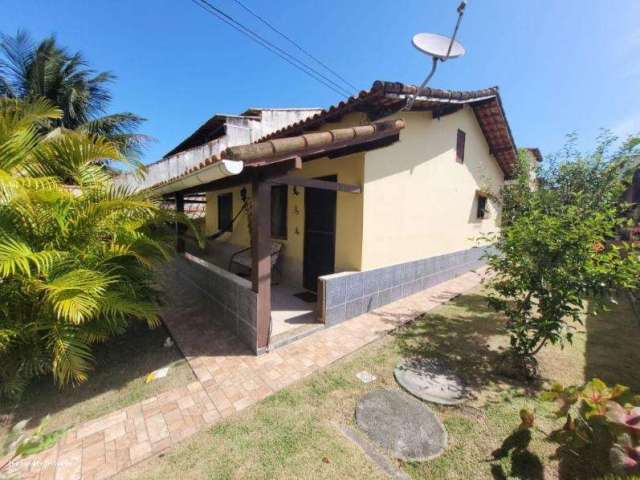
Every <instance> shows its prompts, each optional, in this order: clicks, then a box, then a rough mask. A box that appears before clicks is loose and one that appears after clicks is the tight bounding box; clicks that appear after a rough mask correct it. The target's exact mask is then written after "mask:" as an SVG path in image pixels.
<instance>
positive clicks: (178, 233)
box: [176, 192, 184, 253]
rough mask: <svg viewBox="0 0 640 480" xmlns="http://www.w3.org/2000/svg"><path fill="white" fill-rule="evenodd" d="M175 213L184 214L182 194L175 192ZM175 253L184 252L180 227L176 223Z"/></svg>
mask: <svg viewBox="0 0 640 480" xmlns="http://www.w3.org/2000/svg"><path fill="white" fill-rule="evenodd" d="M176 213H184V194H183V193H182V192H176ZM176 252H178V253H182V252H184V236H183V234H182V225H180V223H179V222H176Z"/></svg>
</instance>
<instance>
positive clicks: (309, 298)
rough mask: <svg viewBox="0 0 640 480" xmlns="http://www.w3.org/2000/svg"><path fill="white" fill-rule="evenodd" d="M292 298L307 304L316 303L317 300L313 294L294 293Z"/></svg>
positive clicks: (316, 296)
mask: <svg viewBox="0 0 640 480" xmlns="http://www.w3.org/2000/svg"><path fill="white" fill-rule="evenodd" d="M293 296H294V297H296V298H299V299H300V300H302V301H303V302H307V303H316V301H317V300H318V295H316V294H315V293H313V292H300V293H294V295H293Z"/></svg>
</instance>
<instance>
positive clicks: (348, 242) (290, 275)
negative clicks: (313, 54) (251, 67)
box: [206, 127, 364, 285]
mask: <svg viewBox="0 0 640 480" xmlns="http://www.w3.org/2000/svg"><path fill="white" fill-rule="evenodd" d="M334 128H337V127H334ZM363 162H364V154H362V153H360V154H354V155H349V156H346V157H342V158H340V159H329V158H320V159H317V160H312V161H310V162H304V163H303V168H302V170H301V171H298V172H295V173H292V175H296V176H302V177H307V178H315V177H324V176H328V175H337V177H338V182H340V183H349V184H356V185H362V183H363V174H364V167H363ZM245 187H246V188H247V192H248V195H249V196H250V195H251V186H250V185H246V186H245ZM241 188H242V187H236V188H233V189H227V190H220V191H216V192H209V193H208V194H207V209H206V232H207V235H211V234H213V233H215V232H217V230H218V200H217V198H218V195H219V194H223V193H226V192H232V193H233V214H234V216H235V214H236V213H237V212H238V211H239V209H240V208H241V206H242V201H241V198H240V189H241ZM288 191H289V195H288V201H287V239H286V240H281V239H275V241H277V242H281V243H282V244H283V245H284V248H283V252H282V254H283V261H282V264H281V265H282V270H283V275H284V280H285V282H286V283H290V284H293V285H301V284H302V261H303V253H304V188H301V187H298V188H297V192H298V194H297V195H295V194H294V188H293V187H291V186H290V187H289V188H288ZM362 210H363V208H362V194H352V193H343V192H338V193H337V206H336V259H335V262H336V271H342V270H360V268H361V260H362ZM220 240H222V241H226V242H230V243H233V244H235V245H238V246H239V247H246V246H249V244H250V236H249V228H248V225H247V216H246V214H245V213H243V214H242V215H241V216H240V217H238V219H237V220H236V222H235V224H234V230H233V232H230V233H227V234H225V235H223V236H222V237H220Z"/></svg>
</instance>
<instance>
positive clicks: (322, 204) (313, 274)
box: [302, 175, 337, 292]
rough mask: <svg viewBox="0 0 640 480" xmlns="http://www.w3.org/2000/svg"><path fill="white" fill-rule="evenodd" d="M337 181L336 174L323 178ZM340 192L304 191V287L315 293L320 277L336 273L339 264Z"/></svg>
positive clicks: (309, 189) (306, 189)
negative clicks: (337, 239)
mask: <svg viewBox="0 0 640 480" xmlns="http://www.w3.org/2000/svg"><path fill="white" fill-rule="evenodd" d="M319 180H327V181H330V182H335V181H337V177H336V175H331V176H328V177H322V178H319ZM336 198H337V196H336V192H335V191H332V190H320V189H318V188H305V190H304V261H303V273H302V278H303V286H304V288H306V289H307V290H311V291H312V292H315V291H316V290H317V289H318V277H320V276H322V275H327V274H330V273H334V272H335V263H336Z"/></svg>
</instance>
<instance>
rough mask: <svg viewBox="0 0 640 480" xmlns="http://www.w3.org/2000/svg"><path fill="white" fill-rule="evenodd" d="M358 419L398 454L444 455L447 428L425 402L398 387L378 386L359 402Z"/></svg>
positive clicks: (408, 457)
mask: <svg viewBox="0 0 640 480" xmlns="http://www.w3.org/2000/svg"><path fill="white" fill-rule="evenodd" d="M356 423H357V424H358V426H359V427H360V428H361V429H362V430H363V431H364V432H365V433H366V434H367V435H368V436H369V438H371V440H373V441H374V442H375V443H377V444H378V445H379V446H380V447H382V448H384V449H385V450H387V451H388V452H389V453H390V454H391V455H393V456H394V457H395V458H398V459H400V460H405V461H417V462H423V461H425V460H430V459H432V458H434V457H437V456H438V455H440V454H441V453H442V452H443V451H444V449H445V448H446V446H447V432H446V430H445V429H444V426H443V425H442V423H441V422H440V420H438V418H437V417H436V416H435V414H434V413H433V412H432V411H431V410H430V409H429V408H428V407H427V406H426V405H425V404H424V403H422V402H420V401H419V400H416V399H415V398H413V397H412V396H410V395H407V394H406V393H404V392H401V391H397V390H394V391H392V390H382V389H377V390H373V391H371V392H369V393H367V394H366V395H365V396H364V397H362V398H361V399H360V401H359V402H358V405H357V406H356Z"/></svg>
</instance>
